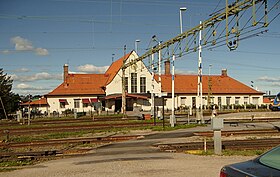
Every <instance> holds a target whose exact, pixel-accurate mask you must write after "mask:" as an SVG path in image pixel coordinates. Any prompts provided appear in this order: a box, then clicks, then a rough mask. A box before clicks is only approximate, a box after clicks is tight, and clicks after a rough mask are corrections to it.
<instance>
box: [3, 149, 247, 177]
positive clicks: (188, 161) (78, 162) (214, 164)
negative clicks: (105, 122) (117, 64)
mask: <svg viewBox="0 0 280 177" xmlns="http://www.w3.org/2000/svg"><path fill="white" fill-rule="evenodd" d="M134 150H135V151H137V148H135V149H132V151H134ZM248 159H252V157H243V156H230V157H229V156H196V155H189V154H183V153H147V154H142V153H140V154H133V155H131V154H130V153H128V154H119V155H106V156H103V155H100V156H95V155H90V156H84V157H77V158H69V159H60V160H54V161H49V162H45V163H41V164H38V165H35V166H33V167H28V168H24V169H22V170H17V171H12V172H6V173H0V176H2V177H15V176H21V177H31V176H36V177H50V176H52V177H56V176H57V177H72V176H73V177H84V176H87V177H88V176H96V177H119V176H120V177H138V176H139V177H143V176H147V177H157V176H161V177H169V176H172V177H174V176H176V177H181V176H182V177H183V176H190V177H218V176H219V170H220V169H221V167H222V166H224V165H226V164H231V163H235V162H240V161H244V160H248Z"/></svg>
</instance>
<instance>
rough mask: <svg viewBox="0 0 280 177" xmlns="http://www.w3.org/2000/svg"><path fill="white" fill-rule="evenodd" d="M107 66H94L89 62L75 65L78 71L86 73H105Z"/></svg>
mask: <svg viewBox="0 0 280 177" xmlns="http://www.w3.org/2000/svg"><path fill="white" fill-rule="evenodd" d="M108 67H109V66H102V67H98V66H94V65H90V64H86V65H81V66H78V67H77V70H78V71H80V72H86V73H105V71H106V70H107V69H108Z"/></svg>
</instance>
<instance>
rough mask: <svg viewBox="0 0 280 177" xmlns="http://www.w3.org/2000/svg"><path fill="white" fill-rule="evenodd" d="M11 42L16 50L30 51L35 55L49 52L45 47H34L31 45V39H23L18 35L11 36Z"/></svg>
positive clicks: (43, 54)
mask: <svg viewBox="0 0 280 177" xmlns="http://www.w3.org/2000/svg"><path fill="white" fill-rule="evenodd" d="M11 43H12V44H14V45H15V50H16V51H32V52H34V53H35V54H36V55H40V56H46V55H48V54H49V52H48V50H47V49H43V48H36V47H34V46H33V44H32V42H31V41H29V40H28V39H24V38H22V37H20V36H16V37H13V38H11ZM9 52H10V51H6V52H5V53H6V54H7V53H9ZM2 53H4V51H3V52H2Z"/></svg>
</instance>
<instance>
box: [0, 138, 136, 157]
mask: <svg viewBox="0 0 280 177" xmlns="http://www.w3.org/2000/svg"><path fill="white" fill-rule="evenodd" d="M137 138H139V135H132V136H108V137H95V138H69V139H54V140H46V141H33V142H24V143H0V148H1V149H9V151H10V152H1V153H0V159H1V160H2V161H3V160H4V161H5V160H24V159H28V160H34V159H38V158H44V157H49V156H57V155H69V154H83V153H85V152H87V151H89V150H91V149H88V148H87V149H72V148H73V147H75V146H77V145H82V144H104V143H111V142H119V141H126V140H131V139H137ZM61 145H71V147H67V148H64V149H58V148H57V149H56V150H44V151H31V152H11V151H12V149H15V148H34V147H44V146H51V147H52V149H53V148H55V147H57V146H61Z"/></svg>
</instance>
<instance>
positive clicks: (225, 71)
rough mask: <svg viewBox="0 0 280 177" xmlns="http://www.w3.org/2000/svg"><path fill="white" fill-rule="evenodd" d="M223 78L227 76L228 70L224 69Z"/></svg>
mask: <svg viewBox="0 0 280 177" xmlns="http://www.w3.org/2000/svg"><path fill="white" fill-rule="evenodd" d="M222 76H224V77H226V76H227V69H222Z"/></svg>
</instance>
